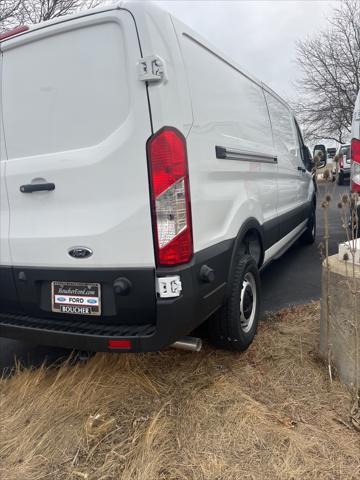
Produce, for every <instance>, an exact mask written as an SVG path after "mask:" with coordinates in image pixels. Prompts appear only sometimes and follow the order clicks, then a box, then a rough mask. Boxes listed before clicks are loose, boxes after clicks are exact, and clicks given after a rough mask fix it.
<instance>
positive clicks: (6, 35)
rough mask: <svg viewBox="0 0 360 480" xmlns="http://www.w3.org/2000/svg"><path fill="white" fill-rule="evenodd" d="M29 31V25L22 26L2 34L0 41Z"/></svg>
mask: <svg viewBox="0 0 360 480" xmlns="http://www.w3.org/2000/svg"><path fill="white" fill-rule="evenodd" d="M28 30H29V27H28V26H27V25H20V26H19V27H16V28H13V29H12V30H7V31H6V32H4V33H2V34H0V41H1V40H5V39H6V38H9V37H13V36H14V35H18V34H19V33H23V32H27V31H28Z"/></svg>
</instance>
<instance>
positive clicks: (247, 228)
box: [228, 218, 265, 285]
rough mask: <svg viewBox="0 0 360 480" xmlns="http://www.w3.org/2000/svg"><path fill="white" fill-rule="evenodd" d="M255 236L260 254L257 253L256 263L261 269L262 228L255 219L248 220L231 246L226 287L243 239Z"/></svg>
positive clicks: (262, 260) (262, 254) (262, 257)
mask: <svg viewBox="0 0 360 480" xmlns="http://www.w3.org/2000/svg"><path fill="white" fill-rule="evenodd" d="M250 234H251V235H254V234H255V235H256V236H257V238H258V242H259V247H260V252H259V258H258V260H257V263H258V268H260V267H261V265H262V264H263V262H264V255H265V251H264V233H263V227H262V226H261V225H260V223H259V222H258V220H256V218H248V219H247V220H246V221H245V222H244V223H243V224H242V226H241V228H240V230H239V232H238V234H237V236H236V238H235V241H234V246H233V251H232V254H231V260H230V268H229V276H228V285H229V284H230V280H231V277H232V274H233V271H234V266H235V262H236V258H237V255H238V252H239V250H240V248H241V246H242V245H244V244H245V242H244V241H245V239H246V237H248V236H249V235H250Z"/></svg>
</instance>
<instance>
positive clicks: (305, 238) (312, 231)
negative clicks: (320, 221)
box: [300, 207, 316, 245]
mask: <svg viewBox="0 0 360 480" xmlns="http://www.w3.org/2000/svg"><path fill="white" fill-rule="evenodd" d="M315 238H316V212H315V208H314V207H313V208H312V209H311V213H310V216H309V218H308V223H307V227H306V231H305V232H304V233H303V234H302V235H301V237H300V241H301V243H303V244H304V245H312V244H313V243H314V242H315Z"/></svg>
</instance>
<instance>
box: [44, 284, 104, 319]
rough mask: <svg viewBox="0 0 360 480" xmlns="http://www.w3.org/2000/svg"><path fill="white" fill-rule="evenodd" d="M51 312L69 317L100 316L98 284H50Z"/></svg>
mask: <svg viewBox="0 0 360 480" xmlns="http://www.w3.org/2000/svg"><path fill="white" fill-rule="evenodd" d="M51 305H52V311H53V312H57V313H68V314H70V315H101V287H100V283H77V282H52V283H51Z"/></svg>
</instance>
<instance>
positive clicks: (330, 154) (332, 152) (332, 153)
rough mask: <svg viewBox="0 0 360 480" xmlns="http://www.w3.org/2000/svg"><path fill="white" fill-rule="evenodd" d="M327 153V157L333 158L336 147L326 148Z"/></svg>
mask: <svg viewBox="0 0 360 480" xmlns="http://www.w3.org/2000/svg"><path fill="white" fill-rule="evenodd" d="M326 151H327V154H328V159H329V160H333V158H334V157H335V155H336V147H330V148H327V149H326Z"/></svg>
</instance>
